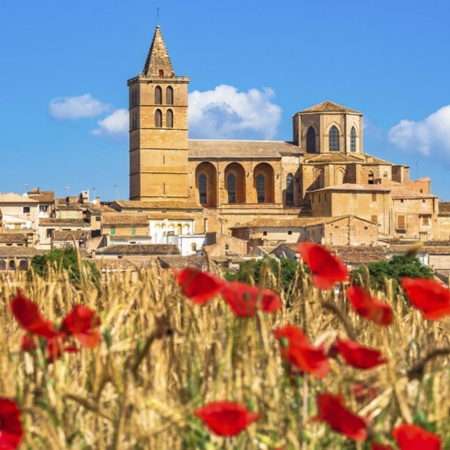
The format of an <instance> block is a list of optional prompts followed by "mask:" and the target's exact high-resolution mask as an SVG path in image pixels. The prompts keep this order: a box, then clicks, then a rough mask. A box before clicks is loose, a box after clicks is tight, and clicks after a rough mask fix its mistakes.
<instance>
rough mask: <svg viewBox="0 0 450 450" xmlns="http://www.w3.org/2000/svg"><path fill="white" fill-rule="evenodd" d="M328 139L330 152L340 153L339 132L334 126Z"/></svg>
mask: <svg viewBox="0 0 450 450" xmlns="http://www.w3.org/2000/svg"><path fill="white" fill-rule="evenodd" d="M328 139H329V151H330V152H338V151H339V131H338V129H337V128H336V127H335V126H334V125H333V126H332V127H331V128H330V133H329V136H328Z"/></svg>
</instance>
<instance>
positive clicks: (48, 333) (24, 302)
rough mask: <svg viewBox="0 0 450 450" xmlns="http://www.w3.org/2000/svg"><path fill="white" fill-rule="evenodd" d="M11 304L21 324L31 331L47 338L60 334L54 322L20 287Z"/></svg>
mask: <svg viewBox="0 0 450 450" xmlns="http://www.w3.org/2000/svg"><path fill="white" fill-rule="evenodd" d="M9 306H10V308H11V311H12V313H13V315H14V317H15V318H16V320H17V321H18V322H19V324H20V326H21V327H22V328H25V330H27V331H29V332H30V333H32V334H36V335H37V336H42V337H45V338H52V337H54V336H57V335H58V332H57V331H55V330H54V325H53V322H52V321H50V320H46V319H44V317H43V316H42V314H41V313H40V312H39V308H38V305H36V303H34V302H32V301H31V300H29V299H28V298H26V297H24V296H23V295H22V291H21V290H20V289H18V290H17V295H16V296H15V298H13V299H12V300H10V302H9Z"/></svg>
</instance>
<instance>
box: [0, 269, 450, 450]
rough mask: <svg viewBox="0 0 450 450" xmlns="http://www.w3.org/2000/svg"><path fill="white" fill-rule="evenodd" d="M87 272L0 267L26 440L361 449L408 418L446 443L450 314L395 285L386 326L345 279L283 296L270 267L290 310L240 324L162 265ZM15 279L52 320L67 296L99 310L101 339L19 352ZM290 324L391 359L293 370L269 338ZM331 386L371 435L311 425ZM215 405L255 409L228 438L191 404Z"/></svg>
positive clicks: (62, 445) (1, 368)
mask: <svg viewBox="0 0 450 450" xmlns="http://www.w3.org/2000/svg"><path fill="white" fill-rule="evenodd" d="M88 278H89V277H87V276H83V277H82V279H81V282H80V283H79V284H78V285H77V286H74V285H73V284H71V282H70V281H69V277H68V275H67V273H60V272H58V271H56V270H55V271H53V272H52V273H51V274H50V276H49V277H48V278H47V279H46V280H43V279H42V278H39V277H37V276H30V275H27V274H26V273H24V272H16V273H11V272H10V273H6V274H2V275H1V279H0V286H1V291H0V295H1V303H0V340H1V345H0V349H1V350H0V359H1V364H0V372H1V373H0V395H1V396H3V397H9V398H13V399H15V401H16V402H17V404H18V405H19V407H20V409H21V411H22V423H23V429H24V437H23V442H22V445H21V447H20V448H21V449H33V450H39V449H46V450H53V449H55V450H59V449H66V448H67V449H105V450H106V449H133V450H138V449H161V450H166V449H167V450H169V449H207V450H209V449H277V448H278V449H281V448H282V449H285V450H288V449H358V450H362V449H370V448H371V447H370V442H372V441H378V442H382V443H384V444H385V445H390V446H392V448H398V447H396V445H397V444H396V443H395V440H394V439H393V438H392V436H391V432H392V429H393V428H394V427H395V426H397V425H399V424H400V423H407V422H409V423H411V422H414V423H416V424H419V425H421V426H422V427H423V428H426V429H427V430H429V431H432V432H433V433H435V434H437V435H439V436H440V437H441V439H442V442H443V447H442V448H450V419H449V416H450V414H449V413H450V365H449V356H448V349H449V348H450V342H449V340H450V318H449V317H446V318H443V319H441V320H438V321H430V320H424V319H423V318H422V314H421V312H420V311H418V310H416V309H413V308H412V307H411V305H410V304H409V302H408V301H407V300H405V299H404V297H403V295H402V294H401V293H399V294H398V295H394V294H393V292H392V287H391V285H390V284H389V283H387V284H386V288H385V291H384V292H380V293H378V294H377V296H378V297H379V298H381V299H384V300H385V301H387V302H388V303H389V304H390V305H391V306H392V308H393V312H394V319H393V323H392V324H391V325H390V326H387V327H380V326H379V325H377V324H376V323H374V322H371V321H368V320H365V319H363V318H362V317H361V316H359V315H357V314H356V313H355V312H354V311H353V310H352V308H351V306H350V304H349V302H348V300H347V299H346V295H345V291H344V287H343V286H341V287H340V289H336V290H333V289H329V290H318V289H316V288H315V287H314V286H313V285H312V282H311V279H310V276H309V275H308V274H306V273H304V271H303V269H302V267H301V266H299V269H298V271H297V275H296V279H295V281H294V283H293V284H292V286H291V288H290V290H289V292H287V293H283V292H280V289H279V283H278V280H279V276H278V275H277V274H273V273H271V272H269V271H267V272H266V273H265V275H264V277H263V281H264V284H265V286H267V287H270V288H271V289H273V290H274V291H275V292H277V293H278V294H279V295H280V297H281V300H282V302H283V303H284V306H283V308H281V309H280V310H277V311H275V312H273V313H264V312H262V311H258V312H257V313H256V314H255V316H254V317H251V318H247V319H243V318H240V317H237V316H235V314H234V313H233V312H232V310H231V309H230V308H229V306H228V304H227V303H226V302H225V301H224V300H223V299H222V298H221V297H220V296H217V298H215V299H213V300H212V301H210V302H208V303H207V304H206V305H204V306H199V305H196V304H194V303H193V302H192V301H191V300H190V299H188V298H186V297H184V296H183V295H182V293H181V292H180V288H179V286H178V285H177V283H176V281H175V278H174V276H173V274H172V272H171V271H165V270H162V269H160V268H159V267H157V266H154V267H152V268H150V269H145V270H144V269H142V270H140V269H136V270H135V271H134V272H133V273H132V272H131V271H128V272H122V273H118V272H110V273H107V274H106V276H105V278H104V279H103V280H101V281H100V282H98V283H97V284H93V283H92V282H91V281H89V280H88ZM18 288H20V289H21V290H22V291H23V293H24V295H25V296H26V297H28V298H30V299H32V300H33V301H34V302H36V303H37V304H38V305H39V310H40V311H41V313H42V314H43V315H44V316H45V317H46V318H47V319H50V320H52V321H55V322H56V323H58V321H61V318H62V317H63V316H65V315H66V314H67V313H68V312H69V311H70V310H71V308H72V307H73V306H74V305H75V304H82V305H85V306H88V307H90V308H91V309H93V310H95V311H96V312H97V313H98V314H99V316H100V318H101V321H102V325H101V327H100V331H101V333H102V338H101V342H100V344H99V345H97V346H96V347H95V348H92V349H91V348H82V349H81V351H80V352H78V353H63V355H62V357H61V358H60V359H57V360H55V361H54V362H52V363H49V362H48V361H46V354H45V349H44V350H41V349H40V348H38V349H37V351H35V352H33V353H27V352H24V351H22V350H21V339H22V336H23V334H24V330H23V329H22V328H21V327H20V326H19V325H18V323H17V321H16V320H14V317H13V315H12V313H11V310H10V307H9V304H8V302H9V300H10V299H11V298H12V297H14V296H15V295H16V293H17V289H18ZM288 299H289V302H288V301H287V300H288ZM287 303H289V307H288V305H287ZM288 324H292V325H296V326H298V327H299V328H300V329H302V330H303V331H304V332H305V333H306V334H307V336H308V337H309V339H310V340H311V342H312V343H314V344H315V345H323V346H324V347H325V348H326V349H328V348H329V347H330V346H331V344H332V343H333V342H334V341H335V339H336V337H338V336H339V337H341V338H351V339H353V340H356V341H358V342H359V343H361V344H364V345H366V346H368V347H371V348H375V349H378V350H381V352H382V354H383V355H384V356H385V357H386V358H387V359H388V362H387V364H382V365H379V366H377V367H375V368H373V369H369V370H359V369H356V368H354V367H350V366H348V365H346V364H344V363H343V361H342V359H340V358H336V359H333V360H331V371H330V373H329V374H328V375H327V376H326V377H324V378H322V379H317V378H315V377H313V376H312V375H310V374H308V373H302V374H297V375H298V376H289V373H288V372H287V370H286V364H285V363H284V362H283V360H282V358H281V357H280V343H279V341H278V340H277V339H275V337H274V334H273V331H274V330H275V329H277V328H280V327H283V326H285V325H288ZM326 391H328V392H331V393H333V394H336V393H342V395H343V397H344V400H345V404H346V406H347V407H348V408H349V409H351V410H352V411H353V412H355V413H357V414H358V415H360V416H361V417H363V418H365V420H366V421H367V422H368V424H369V426H368V433H369V438H368V440H367V441H366V442H355V441H353V440H351V439H349V438H348V437H345V436H343V435H341V434H339V433H336V432H334V431H332V430H331V429H330V428H329V427H328V426H327V425H326V424H325V423H320V422H317V421H315V420H312V418H313V417H314V416H316V415H317V408H316V397H317V396H318V395H319V394H320V393H323V392H326ZM215 400H233V401H237V402H240V403H242V404H244V405H246V406H247V407H248V409H250V410H251V411H254V412H258V413H259V414H260V418H259V420H257V421H256V422H254V423H252V424H251V425H250V426H248V428H247V429H246V430H245V431H243V432H242V433H241V434H239V435H238V436H236V437H227V438H223V437H220V436H215V435H214V434H213V433H211V432H210V431H209V430H208V428H207V427H206V426H205V425H204V424H203V423H202V422H201V421H200V419H199V418H198V417H196V416H195V415H194V413H193V412H194V409H196V408H199V407H201V406H203V405H204V404H206V403H208V402H212V401H215ZM424 448H425V447H424Z"/></svg>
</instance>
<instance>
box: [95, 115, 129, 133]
mask: <svg viewBox="0 0 450 450" xmlns="http://www.w3.org/2000/svg"><path fill="white" fill-rule="evenodd" d="M97 123H98V124H99V125H100V128H97V129H95V130H92V131H91V134H93V135H94V136H113V137H121V136H125V135H126V134H127V133H128V111H127V110H126V109H123V108H121V109H116V110H115V111H114V112H113V113H112V114H110V115H109V116H107V117H105V118H104V119H103V120H98V121H97Z"/></svg>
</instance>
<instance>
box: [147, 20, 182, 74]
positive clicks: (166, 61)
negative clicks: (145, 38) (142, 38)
mask: <svg viewBox="0 0 450 450" xmlns="http://www.w3.org/2000/svg"><path fill="white" fill-rule="evenodd" d="M144 75H146V76H149V77H161V76H165V77H172V76H175V72H174V70H173V67H172V63H171V62H170V58H169V54H168V53H167V49H166V44H164V39H163V37H162V34H161V29H160V28H159V25H158V26H157V27H156V31H155V35H154V36H153V42H152V45H151V47H150V51H149V52H148V56H147V61H145V66H144Z"/></svg>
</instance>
